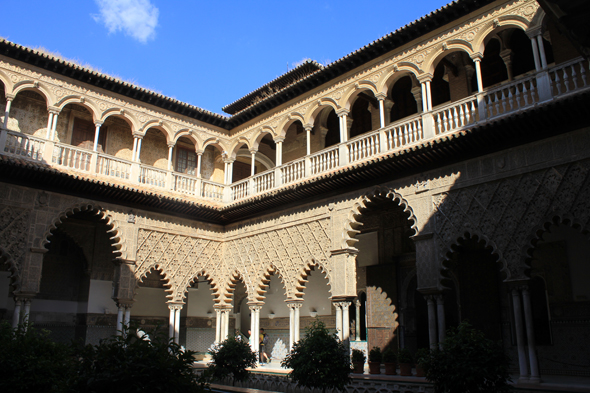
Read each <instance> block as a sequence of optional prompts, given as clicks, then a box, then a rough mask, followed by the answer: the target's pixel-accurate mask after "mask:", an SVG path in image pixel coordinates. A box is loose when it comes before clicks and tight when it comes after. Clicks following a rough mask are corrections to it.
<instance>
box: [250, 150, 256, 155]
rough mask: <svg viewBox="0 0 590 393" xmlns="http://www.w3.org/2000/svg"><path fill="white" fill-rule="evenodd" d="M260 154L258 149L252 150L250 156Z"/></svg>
mask: <svg viewBox="0 0 590 393" xmlns="http://www.w3.org/2000/svg"><path fill="white" fill-rule="evenodd" d="M256 153H258V149H250V154H256Z"/></svg>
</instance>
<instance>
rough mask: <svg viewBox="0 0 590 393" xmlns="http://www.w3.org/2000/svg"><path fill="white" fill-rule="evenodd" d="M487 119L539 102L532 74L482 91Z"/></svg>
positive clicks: (535, 81)
mask: <svg viewBox="0 0 590 393" xmlns="http://www.w3.org/2000/svg"><path fill="white" fill-rule="evenodd" d="M484 100H485V117H486V118H487V119H490V118H493V117H497V116H500V115H505V114H508V113H511V112H515V111H519V110H521V109H524V108H527V107H529V106H532V105H534V104H536V103H538V102H539V94H538V92H537V80H536V79H535V76H534V75H529V76H528V77H525V78H522V79H518V80H516V81H514V82H512V83H510V84H506V85H502V86H499V87H496V88H494V89H491V90H488V91H486V92H485V93H484Z"/></svg>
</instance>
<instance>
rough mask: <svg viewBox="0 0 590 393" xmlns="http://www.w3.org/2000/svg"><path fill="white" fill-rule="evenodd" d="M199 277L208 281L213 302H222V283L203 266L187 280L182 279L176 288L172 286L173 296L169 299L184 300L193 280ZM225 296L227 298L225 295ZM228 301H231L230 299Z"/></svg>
mask: <svg viewBox="0 0 590 393" xmlns="http://www.w3.org/2000/svg"><path fill="white" fill-rule="evenodd" d="M199 277H203V278H205V279H206V280H207V281H208V282H209V286H210V287H211V292H212V293H213V297H214V303H216V304H219V303H223V298H222V297H223V295H224V293H223V291H222V290H223V285H220V280H219V279H216V278H215V277H214V275H213V274H212V273H209V272H208V271H207V269H205V268H203V269H199V270H198V271H197V272H196V273H195V274H193V275H191V276H190V277H189V278H188V280H185V281H182V282H181V283H180V284H179V286H178V288H172V290H173V291H174V296H173V297H172V298H171V299H172V300H174V301H175V302H184V300H185V299H186V294H187V293H188V289H189V287H191V286H192V285H193V284H194V282H195V280H198V279H199ZM226 289H227V288H226ZM225 297H226V298H227V296H225ZM229 301H231V299H230V300H229ZM226 302H227V300H226Z"/></svg>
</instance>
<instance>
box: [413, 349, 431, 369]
mask: <svg viewBox="0 0 590 393" xmlns="http://www.w3.org/2000/svg"><path fill="white" fill-rule="evenodd" d="M429 357H430V351H429V350H428V349H427V348H420V349H418V350H417V351H416V363H417V364H419V365H424V364H425V363H426V362H427V361H428V358H429Z"/></svg>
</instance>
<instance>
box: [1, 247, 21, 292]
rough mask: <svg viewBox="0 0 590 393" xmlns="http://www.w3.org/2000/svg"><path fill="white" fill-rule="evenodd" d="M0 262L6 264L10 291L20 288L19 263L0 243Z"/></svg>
mask: <svg viewBox="0 0 590 393" xmlns="http://www.w3.org/2000/svg"><path fill="white" fill-rule="evenodd" d="M0 263H4V264H6V265H8V271H9V272H10V276H8V279H9V280H10V281H9V282H10V284H9V286H10V289H11V290H12V291H16V290H18V289H19V288H20V282H21V276H20V272H19V265H18V262H17V261H16V259H15V258H14V256H13V255H11V254H10V253H9V252H8V251H7V250H6V249H4V247H2V246H1V245H0Z"/></svg>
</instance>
